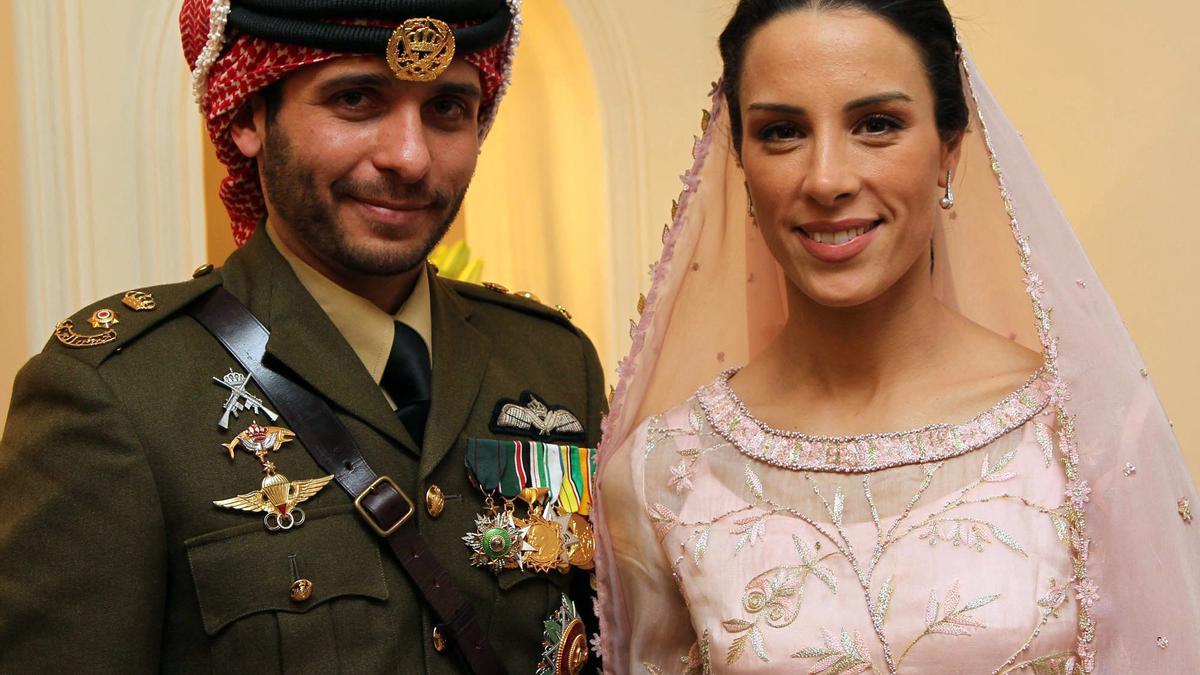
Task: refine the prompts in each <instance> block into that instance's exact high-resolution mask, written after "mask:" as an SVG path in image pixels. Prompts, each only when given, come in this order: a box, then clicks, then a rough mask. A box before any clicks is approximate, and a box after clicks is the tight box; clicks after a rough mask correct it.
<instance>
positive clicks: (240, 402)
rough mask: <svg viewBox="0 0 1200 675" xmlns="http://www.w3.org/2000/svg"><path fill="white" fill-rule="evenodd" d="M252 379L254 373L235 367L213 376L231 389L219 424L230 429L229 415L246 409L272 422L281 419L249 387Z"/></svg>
mask: <svg viewBox="0 0 1200 675" xmlns="http://www.w3.org/2000/svg"><path fill="white" fill-rule="evenodd" d="M252 380H253V376H252V375H249V374H246V375H243V374H241V373H239V372H237V371H236V370H234V369H233V368H230V369H229V372H228V373H226V374H225V375H223V376H222V377H220V378H216V377H214V378H213V382H216V383H217V384H220V385H224V386H225V387H226V388H228V389H229V398H226V399H225V414H223V415H221V419H220V421H218V422H217V426H219V427H221V428H222V429H226V430H228V429H229V416H230V415H232V416H234V417H237V416H238V414H240V413H243V412H246V411H252V412H254V413H261V414H263V415H266V416H267V418H268V419H270V420H271V421H272V422H274V421H275V420H277V419H279V415H276V414H275V413H274V412H273V411H272V410H271V409H270V408H268V407H267V406H266V405H264V404H263V401H262V399H261V398H259V397H257V396H255V395H254V394H251V393H250V391H249V390H248V389H247V387H249V386H250V382H251V381H252ZM289 433H290V432H289ZM230 454H231V455H232V454H233V452H232V450H231V451H230Z"/></svg>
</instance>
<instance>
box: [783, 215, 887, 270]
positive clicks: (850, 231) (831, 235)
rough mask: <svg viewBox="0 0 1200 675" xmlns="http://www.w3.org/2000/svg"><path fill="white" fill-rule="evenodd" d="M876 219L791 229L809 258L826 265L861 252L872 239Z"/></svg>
mask: <svg viewBox="0 0 1200 675" xmlns="http://www.w3.org/2000/svg"><path fill="white" fill-rule="evenodd" d="M881 222H882V221H879V220H864V219H855V220H841V221H837V222H814V223H805V224H804V225H803V226H801V227H797V228H794V231H795V232H796V233H798V234H799V235H800V243H801V245H803V246H804V249H805V250H806V251H808V252H809V254H810V255H812V257H814V258H816V259H817V260H820V261H822V262H827V263H840V262H845V261H847V260H850V259H851V258H853V257H854V256H856V255H858V254H859V253H862V252H863V250H865V249H866V248H867V246H869V245H870V244H871V240H872V239H874V236H875V231H876V230H878V229H879V225H880V223H881Z"/></svg>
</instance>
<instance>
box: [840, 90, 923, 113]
mask: <svg viewBox="0 0 1200 675" xmlns="http://www.w3.org/2000/svg"><path fill="white" fill-rule="evenodd" d="M912 100H913V99H912V97H911V96H909V95H908V94H906V93H904V92H902V91H887V92H884V93H882V94H872V95H871V96H864V97H862V98H856V99H854V100H853V101H850V102H849V103H847V104H846V105H845V107H844V108H842V109H843V110H845V111H846V112H850V111H851V110H858V109H859V108H866V107H868V106H873V105H875V104H877V103H887V102H888V101H908V102H909V103H912Z"/></svg>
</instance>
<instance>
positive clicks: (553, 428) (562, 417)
mask: <svg viewBox="0 0 1200 675" xmlns="http://www.w3.org/2000/svg"><path fill="white" fill-rule="evenodd" d="M545 431H547V432H558V433H567V434H578V433H583V425H582V424H580V423H579V420H578V419H577V418H576V417H575V416H574V415H572V414H571V412H570V411H569V410H551V411H550V412H549V413H547V414H546V424H545Z"/></svg>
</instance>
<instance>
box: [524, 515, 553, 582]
mask: <svg viewBox="0 0 1200 675" xmlns="http://www.w3.org/2000/svg"><path fill="white" fill-rule="evenodd" d="M521 532H522V535H523V536H524V538H525V545H524V546H523V547H522V554H523V558H524V563H525V565H527V566H528V567H529V568H530V569H532V570H533V571H534V572H552V571H554V570H556V569H558V567H559V559H560V558H561V557H562V550H563V538H562V527H561V526H560V525H559V524H558V523H556V522H554V521H552V520H546V519H545V518H542V517H541V516H540V515H538V514H537V513H531V514H530V516H529V520H528V521H526V524H525V527H524V528H522V530H521Z"/></svg>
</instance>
